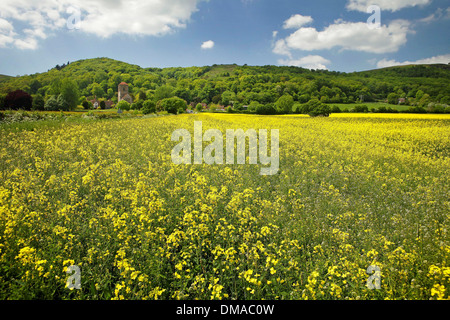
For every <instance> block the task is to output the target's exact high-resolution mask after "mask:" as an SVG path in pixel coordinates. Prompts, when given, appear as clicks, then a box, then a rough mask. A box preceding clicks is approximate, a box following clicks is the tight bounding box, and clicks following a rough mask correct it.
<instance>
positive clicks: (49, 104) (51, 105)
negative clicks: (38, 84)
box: [44, 96, 59, 111]
mask: <svg viewBox="0 0 450 320" xmlns="http://www.w3.org/2000/svg"><path fill="white" fill-rule="evenodd" d="M44 109H45V110H46V111H58V110H59V104H58V100H57V99H56V96H51V97H50V98H48V99H47V101H46V102H45V105H44Z"/></svg>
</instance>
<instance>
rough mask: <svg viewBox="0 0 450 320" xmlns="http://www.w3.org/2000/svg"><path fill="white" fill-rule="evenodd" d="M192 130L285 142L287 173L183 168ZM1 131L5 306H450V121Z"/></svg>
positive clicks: (168, 122)
mask: <svg viewBox="0 0 450 320" xmlns="http://www.w3.org/2000/svg"><path fill="white" fill-rule="evenodd" d="M194 121H202V122H203V130H207V129H210V128H214V129H219V130H220V131H222V132H225V131H226V129H239V128H242V129H244V130H246V129H249V128H253V129H268V130H270V129H279V130H280V171H279V173H278V174H276V175H273V176H262V175H260V174H259V169H260V166H258V165H250V164H246V165H237V164H236V165H206V164H204V165H174V164H172V161H171V150H172V148H173V147H174V146H175V145H176V142H172V141H171V134H172V132H173V131H174V130H176V129H187V130H189V131H190V132H193V127H194ZM0 132H1V135H2V140H1V142H0V298H1V299H206V300H209V299H449V297H450V200H449V199H450V188H449V187H450V185H449V176H450V118H449V116H445V115H434V116H433V117H429V116H427V115H425V116H421V115H379V114H377V115H373V116H361V115H360V114H358V115H357V116H351V115H350V114H340V115H338V116H332V117H330V118H309V117H302V116H250V115H248V116H246V115H231V114H201V115H180V116H165V117H151V118H150V117H143V118H140V119H138V118H134V119H116V120H101V121H100V120H98V121H86V122H85V123H62V124H61V125H59V126H54V127H39V125H36V128H34V130H10V129H7V128H1V127H0ZM204 145H207V143H206V142H204ZM70 265H75V266H78V267H79V268H80V270H81V289H79V290H78V289H70V288H68V287H67V283H66V282H67V278H68V276H69V275H68V273H66V270H67V267H68V266H70ZM369 266H376V267H378V268H379V270H380V274H379V279H380V288H379V289H372V290H371V289H370V288H369V287H368V286H367V281H368V279H369V277H371V275H369V274H367V272H366V271H367V269H368V268H369Z"/></svg>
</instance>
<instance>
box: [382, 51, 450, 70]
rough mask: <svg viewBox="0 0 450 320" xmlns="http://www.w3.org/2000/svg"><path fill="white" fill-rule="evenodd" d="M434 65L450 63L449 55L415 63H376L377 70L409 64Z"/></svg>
mask: <svg viewBox="0 0 450 320" xmlns="http://www.w3.org/2000/svg"><path fill="white" fill-rule="evenodd" d="M436 63H443V64H448V63H450V54H444V55H440V56H435V57H431V58H426V59H420V60H416V61H403V62H398V61H395V60H387V59H383V60H380V61H378V63H377V68H387V67H393V66H406V65H410V64H436Z"/></svg>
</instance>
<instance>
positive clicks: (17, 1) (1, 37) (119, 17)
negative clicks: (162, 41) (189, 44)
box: [0, 0, 207, 49]
mask: <svg viewBox="0 0 450 320" xmlns="http://www.w3.org/2000/svg"><path fill="white" fill-rule="evenodd" d="M201 1H207V0H164V1H162V0H146V1H138V0H40V1H35V0H2V5H1V6H2V8H1V17H2V20H5V21H7V22H8V23H10V24H11V25H13V27H16V25H15V23H16V22H21V25H22V24H25V25H26V26H25V27H24V29H27V30H35V31H34V33H33V32H30V31H28V32H27V33H25V32H24V30H21V31H17V30H15V33H14V35H13V39H14V41H9V40H8V41H6V40H5V39H9V38H10V37H11V36H12V35H11V34H10V33H9V32H10V31H9V30H5V29H4V28H2V27H1V25H0V46H2V45H3V46H4V45H5V44H8V43H9V44H11V43H14V44H16V45H17V47H19V48H22V49H35V48H37V46H38V41H39V40H40V39H44V38H45V37H46V36H47V35H48V34H50V33H52V32H53V31H54V30H57V29H60V28H65V27H66V23H67V21H68V18H69V17H70V16H73V14H74V12H73V11H67V9H68V8H70V7H72V8H73V7H75V8H79V9H80V13H81V15H80V18H81V22H82V23H81V24H80V28H79V31H84V32H86V33H90V34H94V35H96V36H99V37H103V38H108V37H111V36H113V35H116V34H125V35H137V36H142V35H143V36H161V35H165V34H167V33H171V32H174V31H175V30H177V29H180V28H185V27H186V24H187V23H188V22H189V20H190V18H191V16H192V14H193V13H194V12H196V11H197V4H198V3H199V2H201ZM0 23H3V22H1V21H0ZM19 33H20V34H19ZM43 34H45V35H46V36H43Z"/></svg>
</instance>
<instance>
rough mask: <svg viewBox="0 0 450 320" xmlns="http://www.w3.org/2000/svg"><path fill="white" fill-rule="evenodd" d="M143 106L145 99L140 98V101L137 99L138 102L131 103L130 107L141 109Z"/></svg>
mask: <svg viewBox="0 0 450 320" xmlns="http://www.w3.org/2000/svg"><path fill="white" fill-rule="evenodd" d="M143 106H144V103H143V101H141V100H138V101H136V102H134V103H132V104H131V108H130V109H131V110H141V109H142V107H143Z"/></svg>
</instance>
